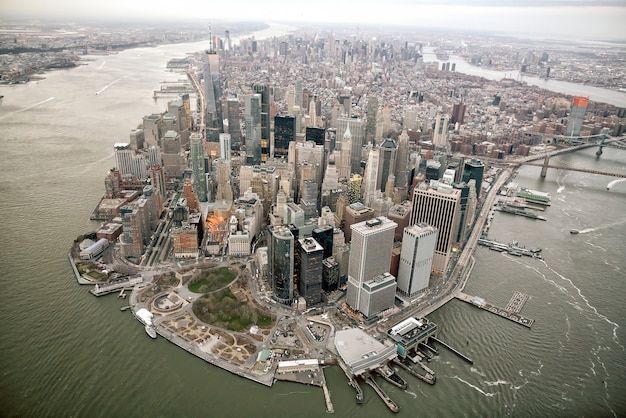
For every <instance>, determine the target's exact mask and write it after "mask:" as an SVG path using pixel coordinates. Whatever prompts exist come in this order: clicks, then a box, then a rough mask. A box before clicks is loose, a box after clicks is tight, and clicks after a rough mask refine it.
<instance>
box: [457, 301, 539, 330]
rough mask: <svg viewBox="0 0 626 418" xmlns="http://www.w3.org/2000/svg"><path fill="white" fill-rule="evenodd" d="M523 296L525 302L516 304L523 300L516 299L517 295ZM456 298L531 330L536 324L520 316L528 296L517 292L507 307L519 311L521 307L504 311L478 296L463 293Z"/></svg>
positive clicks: (532, 320)
mask: <svg viewBox="0 0 626 418" xmlns="http://www.w3.org/2000/svg"><path fill="white" fill-rule="evenodd" d="M517 294H519V295H523V296H525V297H526V298H525V299H524V301H523V302H522V303H518V302H515V301H514V299H515V300H517V298H518V297H519V298H523V296H518V297H516V295H517ZM455 297H456V298H457V299H459V300H462V301H463V302H467V303H469V304H470V305H474V306H476V307H478V308H480V309H484V310H486V311H489V312H491V313H492V314H496V315H498V316H501V317H502V318H506V319H508V320H509V321H513V322H515V323H517V324H520V325H523V326H525V327H527V328H531V327H532V325H533V323H534V322H535V320H534V319H529V318H526V317H524V316H522V315H520V314H519V310H521V309H522V308H521V307H522V306H523V305H524V303H525V302H526V300H527V299H528V296H527V295H524V294H522V293H519V292H516V294H515V295H513V297H512V298H511V301H509V303H508V304H507V306H509V305H511V306H513V307H514V309H517V308H518V307H519V310H507V309H503V308H500V307H498V306H495V305H492V304H490V303H488V302H486V301H485V300H484V299H483V298H480V297H477V296H471V295H468V294H466V293H463V292H459V293H458V294H457V295H455Z"/></svg>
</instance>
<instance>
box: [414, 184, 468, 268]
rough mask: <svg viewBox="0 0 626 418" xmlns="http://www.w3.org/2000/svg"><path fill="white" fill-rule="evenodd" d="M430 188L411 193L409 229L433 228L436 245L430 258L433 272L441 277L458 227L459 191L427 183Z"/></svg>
mask: <svg viewBox="0 0 626 418" xmlns="http://www.w3.org/2000/svg"><path fill="white" fill-rule="evenodd" d="M431 185H432V186H433V187H430V188H426V187H427V186H426V184H425V183H421V184H420V186H419V187H416V188H415V190H414V191H413V210H412V212H411V221H410V224H411V225H415V224H417V223H427V224H429V225H432V226H433V227H435V228H437V230H438V235H437V244H436V246H435V256H434V258H433V271H434V272H435V273H437V274H440V275H443V274H445V273H446V271H447V269H448V263H449V261H450V255H451V251H452V244H454V242H455V240H456V237H457V233H456V232H457V228H458V227H459V216H460V200H461V191H460V190H456V189H453V188H452V186H449V185H445V184H439V182H437V181H432V180H431Z"/></svg>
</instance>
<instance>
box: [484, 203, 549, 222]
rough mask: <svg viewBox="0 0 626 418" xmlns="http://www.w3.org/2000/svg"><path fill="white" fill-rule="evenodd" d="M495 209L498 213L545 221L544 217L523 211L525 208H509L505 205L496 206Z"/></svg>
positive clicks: (526, 210)
mask: <svg viewBox="0 0 626 418" xmlns="http://www.w3.org/2000/svg"><path fill="white" fill-rule="evenodd" d="M495 209H496V210H497V211H499V212H504V213H510V214H512V215H519V216H524V217H526V218H529V219H538V220H540V221H545V220H547V219H546V217H545V216H542V215H538V214H536V213H535V212H532V211H530V210H528V209H525V208H516V207H511V206H506V205H498V206H496V208H495Z"/></svg>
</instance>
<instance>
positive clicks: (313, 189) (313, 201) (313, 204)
mask: <svg viewBox="0 0 626 418" xmlns="http://www.w3.org/2000/svg"><path fill="white" fill-rule="evenodd" d="M300 196H301V197H300V206H301V207H302V209H303V210H304V217H305V218H307V219H308V218H315V217H317V216H318V210H317V200H318V199H317V196H318V190H317V182H316V181H315V180H304V181H303V182H302V188H301V190H300Z"/></svg>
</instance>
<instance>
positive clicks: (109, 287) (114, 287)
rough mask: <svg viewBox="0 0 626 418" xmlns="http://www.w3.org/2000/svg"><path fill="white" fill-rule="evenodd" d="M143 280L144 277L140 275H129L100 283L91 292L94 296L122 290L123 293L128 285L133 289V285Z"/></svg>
mask: <svg viewBox="0 0 626 418" xmlns="http://www.w3.org/2000/svg"><path fill="white" fill-rule="evenodd" d="M141 282H143V277H141V276H140V275H137V276H127V277H123V278H120V279H114V280H110V281H108V282H106V283H102V284H100V283H98V284H96V285H95V286H94V287H93V289H91V290H90V291H89V293H91V294H92V295H94V296H104V295H108V294H109V293H116V292H117V291H120V290H121V293H120V294H123V292H124V289H125V288H127V287H128V288H131V289H132V287H133V286H135V285H136V284H139V283H141Z"/></svg>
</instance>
